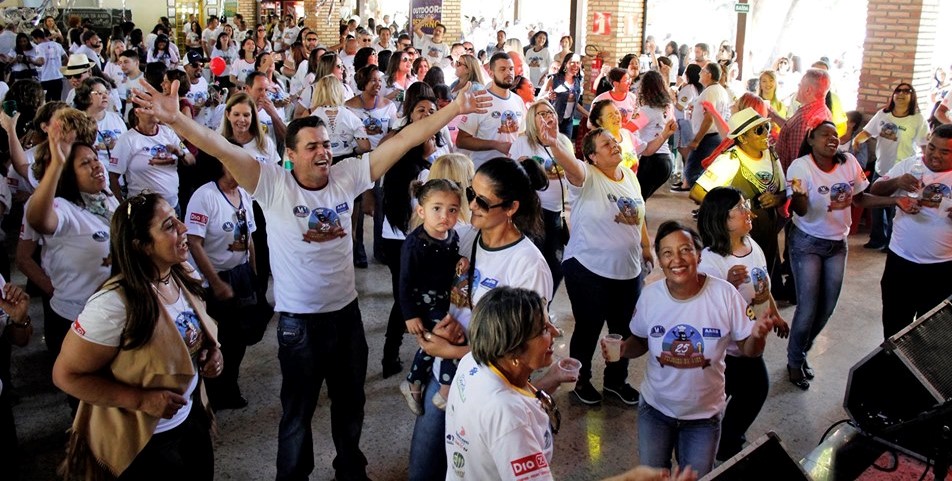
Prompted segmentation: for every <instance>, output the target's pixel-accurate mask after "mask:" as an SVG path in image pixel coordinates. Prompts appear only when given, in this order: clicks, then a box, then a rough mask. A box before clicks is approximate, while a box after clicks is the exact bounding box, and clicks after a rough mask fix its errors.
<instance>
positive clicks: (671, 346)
mask: <svg viewBox="0 0 952 481" xmlns="http://www.w3.org/2000/svg"><path fill="white" fill-rule="evenodd" d="M661 350H662V352H661V355H660V356H658V357H657V360H658V363H659V364H661V366H662V367H664V366H671V367H673V368H675V369H694V368H698V367H700V368H702V369H703V368H705V367H708V366H710V365H711V361H710V360H709V359H705V358H704V338H703V337H701V333H700V332H698V330H697V329H695V328H694V327H693V326H690V325H688V324H678V325H677V326H675V327H674V328H673V329H671V330H669V331H668V333H667V334H665V336H664V339H663V340H662V341H661Z"/></svg>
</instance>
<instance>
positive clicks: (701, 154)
mask: <svg viewBox="0 0 952 481" xmlns="http://www.w3.org/2000/svg"><path fill="white" fill-rule="evenodd" d="M720 143H721V136H720V135H718V134H717V133H713V134H707V135H705V136H704V137H701V142H700V143H698V145H697V148H696V149H694V150H692V151H691V153H690V154H689V155H688V158H687V160H685V161H684V176H685V177H687V181H688V186H689V187H694V183H695V182H697V180H698V179H699V178H701V174H703V173H704V167H703V166H702V165H701V161H703V160H704V159H706V158H707V156H709V155H711V153H712V152H714V149H716V148H717V146H718V145H720Z"/></svg>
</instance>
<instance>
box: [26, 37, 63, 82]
mask: <svg viewBox="0 0 952 481" xmlns="http://www.w3.org/2000/svg"><path fill="white" fill-rule="evenodd" d="M34 50H35V51H36V52H37V56H39V57H43V59H44V61H43V65H41V66H39V67H37V68H38V70H39V81H40V82H46V81H47V80H56V79H60V78H63V74H62V73H61V72H60V67H62V66H63V55H66V51H65V50H63V46H62V45H60V44H59V43H58V42H53V41H48V42H43V43H41V44H39V45H37V46H36V48H35V49H34Z"/></svg>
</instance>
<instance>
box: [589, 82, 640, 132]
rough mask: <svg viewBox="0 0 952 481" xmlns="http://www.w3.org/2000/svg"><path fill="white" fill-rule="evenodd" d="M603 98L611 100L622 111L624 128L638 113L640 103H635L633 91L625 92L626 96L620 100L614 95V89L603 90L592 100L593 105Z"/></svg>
mask: <svg viewBox="0 0 952 481" xmlns="http://www.w3.org/2000/svg"><path fill="white" fill-rule="evenodd" d="M602 100H611V101H612V103H613V104H615V107H616V108H618V111H619V112H620V113H621V125H622V127H623V128H624V127H625V125H626V124H627V123H628V122H630V121H631V117H632V116H634V115H635V114H636V113H638V104H637V103H635V102H636V99H635V94H633V93H631V92H625V98H623V99H621V100H619V99H616V98H615V96H614V95H612V91H611V90H609V91H608V92H602V94H601V95H599V96H598V97H595V99H594V100H592V105H595V102H599V101H602ZM589 127H591V121H590V122H589Z"/></svg>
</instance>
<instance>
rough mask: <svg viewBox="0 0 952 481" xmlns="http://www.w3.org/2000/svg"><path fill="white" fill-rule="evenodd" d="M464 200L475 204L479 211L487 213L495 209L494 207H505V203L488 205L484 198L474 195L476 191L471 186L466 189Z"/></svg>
mask: <svg viewBox="0 0 952 481" xmlns="http://www.w3.org/2000/svg"><path fill="white" fill-rule="evenodd" d="M466 200H468V201H470V202H476V207H479V210H482V211H487V212H488V211H490V210H492V209H495V208H496V207H502V206H504V205H506V201H502V202H500V203H498V204H493V205H490V204H489V201H487V200H486V198H485V197H483V196H481V195H477V194H476V191H475V190H473V187H472V186H470V187H467V188H466Z"/></svg>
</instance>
